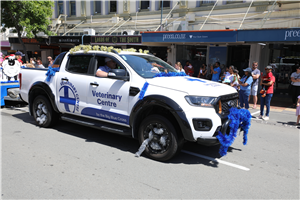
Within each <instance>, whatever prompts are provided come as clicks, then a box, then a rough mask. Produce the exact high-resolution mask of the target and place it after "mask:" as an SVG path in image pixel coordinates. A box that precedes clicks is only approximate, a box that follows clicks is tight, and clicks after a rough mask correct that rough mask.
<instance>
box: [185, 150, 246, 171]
mask: <svg viewBox="0 0 300 200" xmlns="http://www.w3.org/2000/svg"><path fill="white" fill-rule="evenodd" d="M181 152H183V153H186V154H190V155H193V156H196V157H199V158H204V159H206V160H210V161H213V162H217V163H221V164H224V165H228V166H231V167H235V168H238V169H241V170H245V171H249V170H250V169H249V168H247V167H243V166H241V165H237V164H233V163H230V162H227V161H224V160H220V159H218V158H211V157H208V156H204V155H201V154H197V153H193V152H190V151H185V150H182V151H181Z"/></svg>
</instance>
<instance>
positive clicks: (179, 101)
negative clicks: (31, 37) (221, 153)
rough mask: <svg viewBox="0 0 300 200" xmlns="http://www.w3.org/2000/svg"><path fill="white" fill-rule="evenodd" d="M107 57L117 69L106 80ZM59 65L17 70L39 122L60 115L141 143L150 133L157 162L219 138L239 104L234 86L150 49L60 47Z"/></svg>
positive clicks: (151, 150)
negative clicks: (102, 70)
mask: <svg viewBox="0 0 300 200" xmlns="http://www.w3.org/2000/svg"><path fill="white" fill-rule="evenodd" d="M105 58H110V59H112V60H114V61H115V62H116V65H117V67H116V69H112V70H111V71H110V72H109V73H108V77H107V78H100V77H97V76H96V75H95V74H96V71H97V69H98V68H99V66H104V65H105V62H104V60H105ZM55 67H57V69H59V71H58V70H56V71H57V72H56V73H54V72H53V71H51V70H49V69H48V74H50V75H48V77H47V76H46V75H45V74H46V72H47V69H35V68H27V69H26V68H25V69H21V72H20V74H19V79H20V96H21V98H22V99H23V101H25V102H27V103H28V104H29V112H30V115H32V116H33V117H34V118H35V120H36V122H37V124H38V125H39V126H41V127H50V126H52V125H54V123H55V122H57V120H58V119H61V120H66V121H69V122H74V123H77V124H82V125H85V126H90V127H94V128H98V129H101V130H104V131H108V132H113V133H117V134H121V135H126V136H130V137H133V138H136V139H138V140H139V142H140V144H142V143H143V141H145V140H146V139H150V140H149V143H148V144H147V146H146V149H145V152H144V153H145V154H146V155H147V156H148V157H150V158H152V159H155V160H159V161H166V160H168V159H170V158H172V157H173V156H174V155H176V153H178V152H179V151H180V149H181V147H182V144H183V142H184V141H193V142H198V143H199V144H204V145H216V144H219V141H218V139H217V138H216V135H217V134H218V133H219V131H221V132H222V133H223V134H228V132H229V128H228V125H229V123H230V120H229V119H228V114H229V109H230V108H231V107H237V106H238V93H237V91H236V90H235V89H234V88H233V87H230V86H228V85H225V84H221V83H216V82H212V81H208V80H204V79H198V78H193V77H189V76H185V75H183V74H182V73H178V72H177V70H176V69H175V68H173V67H172V66H170V65H169V64H167V63H166V62H164V61H162V60H161V59H159V58H157V57H155V56H153V55H151V54H145V53H137V52H129V51H121V52H120V51H118V52H117V51H115V50H111V52H108V51H99V50H89V51H84V50H79V51H75V52H74V50H72V51H71V53H70V52H65V53H61V54H60V55H59V56H58V57H57V58H56V60H55V61H54V64H53V69H54V68H55ZM53 69H52V70H53ZM51 72H52V73H51ZM51 74H52V76H51ZM47 78H49V79H50V81H47V80H46V79H47Z"/></svg>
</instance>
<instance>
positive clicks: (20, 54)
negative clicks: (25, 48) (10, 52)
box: [15, 51, 25, 64]
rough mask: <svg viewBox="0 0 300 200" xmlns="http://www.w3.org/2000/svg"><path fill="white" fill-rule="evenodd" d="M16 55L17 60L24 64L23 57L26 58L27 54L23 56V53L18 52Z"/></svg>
mask: <svg viewBox="0 0 300 200" xmlns="http://www.w3.org/2000/svg"><path fill="white" fill-rule="evenodd" d="M15 55H16V58H17V59H18V61H19V62H20V63H21V64H23V61H22V56H25V54H23V53H22V52H21V51H18V52H16V53H15Z"/></svg>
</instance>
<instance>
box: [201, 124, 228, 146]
mask: <svg viewBox="0 0 300 200" xmlns="http://www.w3.org/2000/svg"><path fill="white" fill-rule="evenodd" d="M222 121H223V123H222V125H221V126H219V127H218V128H217V129H216V131H215V133H214V135H213V137H200V138H197V143H198V144H201V145H205V146H213V145H218V144H220V142H219V140H218V139H217V138H216V136H217V135H218V134H219V131H220V132H221V133H222V134H223V135H225V134H229V132H230V127H229V124H230V120H229V119H225V120H222Z"/></svg>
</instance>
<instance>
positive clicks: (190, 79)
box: [185, 77, 206, 83]
mask: <svg viewBox="0 0 300 200" xmlns="http://www.w3.org/2000/svg"><path fill="white" fill-rule="evenodd" d="M185 79H186V80H187V81H199V82H202V83H206V81H203V80H201V79H197V78H188V77H185Z"/></svg>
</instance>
